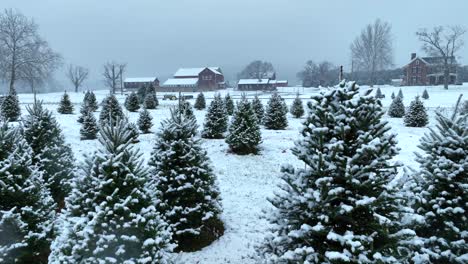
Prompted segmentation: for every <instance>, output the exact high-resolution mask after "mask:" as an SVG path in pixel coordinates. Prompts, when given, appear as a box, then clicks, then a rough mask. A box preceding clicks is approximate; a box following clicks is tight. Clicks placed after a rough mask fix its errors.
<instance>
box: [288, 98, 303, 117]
mask: <svg viewBox="0 0 468 264" xmlns="http://www.w3.org/2000/svg"><path fill="white" fill-rule="evenodd" d="M290 111H291V114H292V115H293V116H294V117H295V118H299V117H301V116H303V115H304V106H303V105H302V100H301V98H299V94H297V96H296V98H295V99H294V101H293V103H292V105H291V109H290Z"/></svg>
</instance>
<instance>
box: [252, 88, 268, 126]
mask: <svg viewBox="0 0 468 264" xmlns="http://www.w3.org/2000/svg"><path fill="white" fill-rule="evenodd" d="M252 108H253V110H254V112H255V115H256V116H257V121H258V124H261V123H262V121H263V116H264V115H265V110H264V109H263V104H262V101H260V99H259V98H258V96H257V95H255V97H254V99H253V100H252Z"/></svg>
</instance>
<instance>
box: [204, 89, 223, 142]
mask: <svg viewBox="0 0 468 264" xmlns="http://www.w3.org/2000/svg"><path fill="white" fill-rule="evenodd" d="M227 123H228V115H227V111H226V108H225V106H224V102H223V99H222V98H221V95H220V94H216V95H215V97H214V99H213V101H211V103H210V107H209V108H208V111H207V113H206V117H205V124H204V125H203V131H202V135H201V136H202V137H203V138H223V137H224V133H225V132H226V130H227V125H228V124H227Z"/></svg>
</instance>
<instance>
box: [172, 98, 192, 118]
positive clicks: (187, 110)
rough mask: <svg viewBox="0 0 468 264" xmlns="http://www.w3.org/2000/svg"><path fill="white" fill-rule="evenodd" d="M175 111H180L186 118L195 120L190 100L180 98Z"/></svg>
mask: <svg viewBox="0 0 468 264" xmlns="http://www.w3.org/2000/svg"><path fill="white" fill-rule="evenodd" d="M175 112H176V113H180V114H182V115H184V116H186V117H187V118H193V119H195V120H196V118H195V114H194V113H193V108H192V105H191V104H190V102H188V101H185V100H183V99H182V100H180V102H179V105H178V106H177V108H176V109H175Z"/></svg>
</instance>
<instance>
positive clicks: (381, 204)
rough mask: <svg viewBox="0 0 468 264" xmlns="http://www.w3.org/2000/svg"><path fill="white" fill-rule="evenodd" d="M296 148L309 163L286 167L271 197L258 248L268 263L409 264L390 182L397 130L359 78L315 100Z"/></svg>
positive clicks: (395, 150) (300, 157) (392, 172)
mask: <svg viewBox="0 0 468 264" xmlns="http://www.w3.org/2000/svg"><path fill="white" fill-rule="evenodd" d="M312 99H313V100H314V101H315V103H314V104H312V103H311V104H307V105H308V107H309V108H310V109H309V111H308V112H309V113H311V114H310V115H309V116H308V117H307V119H306V121H305V122H304V127H303V129H302V131H301V135H302V139H301V140H300V141H297V143H296V145H295V147H294V148H293V153H294V155H295V156H296V157H297V158H298V159H299V160H300V161H302V162H304V163H305V166H303V168H298V169H295V168H293V167H292V166H291V165H289V166H285V167H283V169H282V171H283V173H284V174H283V176H282V180H283V182H282V183H281V184H280V185H279V188H280V191H278V192H276V193H275V196H274V197H273V198H272V199H270V202H271V204H272V205H273V206H274V207H275V208H274V210H273V211H272V214H271V216H270V217H269V220H270V223H271V234H269V235H267V237H266V239H265V242H264V243H263V245H262V246H260V247H259V252H260V256H261V258H262V260H263V261H264V262H265V263H405V262H404V257H405V256H401V255H400V251H399V249H398V240H399V236H400V235H402V233H401V232H399V231H401V230H402V229H401V228H400V227H399V226H398V224H397V223H396V221H397V220H399V218H400V215H399V211H398V210H399V209H398V200H397V199H396V197H395V196H396V190H395V188H393V189H392V188H390V187H389V186H390V182H391V181H392V179H393V178H394V177H395V174H396V172H395V167H396V166H395V164H393V162H392V161H391V160H392V158H394V157H395V155H396V154H397V153H398V148H397V141H396V135H393V134H389V133H388V132H389V131H390V129H391V128H390V127H389V126H388V125H387V123H386V122H383V121H381V119H382V115H383V111H382V107H381V103H380V101H379V100H377V99H376V98H375V97H372V96H362V97H361V96H360V95H359V87H358V86H357V85H355V84H354V83H351V84H349V83H348V84H345V83H344V82H342V83H341V84H340V87H338V88H337V89H335V90H334V91H332V92H329V93H326V94H324V95H319V96H316V97H314V98H312Z"/></svg>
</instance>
